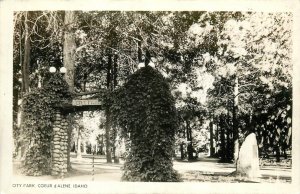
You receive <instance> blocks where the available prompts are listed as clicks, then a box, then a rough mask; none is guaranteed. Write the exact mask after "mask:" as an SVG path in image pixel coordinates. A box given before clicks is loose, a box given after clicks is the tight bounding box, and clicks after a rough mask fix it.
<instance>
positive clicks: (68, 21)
mask: <svg viewBox="0 0 300 194" xmlns="http://www.w3.org/2000/svg"><path fill="white" fill-rule="evenodd" d="M74 23H75V12H74V11H66V12H65V21H64V25H65V33H64V48H63V55H64V67H65V68H66V69H67V73H66V74H65V80H66V82H67V83H68V85H69V91H70V92H73V91H74V72H75V49H76V44H75V36H74V30H73V26H74Z"/></svg>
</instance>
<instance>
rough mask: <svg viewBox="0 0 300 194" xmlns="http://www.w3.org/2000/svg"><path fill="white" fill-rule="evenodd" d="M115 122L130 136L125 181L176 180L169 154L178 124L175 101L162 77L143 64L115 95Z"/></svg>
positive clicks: (171, 151) (171, 152)
mask: <svg viewBox="0 0 300 194" xmlns="http://www.w3.org/2000/svg"><path fill="white" fill-rule="evenodd" d="M115 95H116V96H115V99H114V100H115V101H114V103H112V104H113V105H112V110H113V116H114V119H115V121H116V122H117V123H118V124H119V125H120V126H121V128H122V129H123V134H124V135H126V136H127V137H128V138H129V141H128V144H130V145H127V147H128V148H129V152H128V154H127V157H126V161H125V164H124V173H123V177H122V179H123V180H126V181H155V182H161V181H164V182H166V181H179V175H178V174H177V172H176V171H175V170H174V169H173V164H172V156H173V149H174V142H175V130H176V127H177V120H176V109H175V105H174V104H175V101H174V99H173V97H172V95H171V92H170V88H169V85H168V83H167V82H166V80H165V79H164V78H163V76H162V75H161V74H160V73H159V72H158V71H156V70H154V69H152V68H151V67H144V68H141V69H140V70H138V71H137V72H136V73H134V74H133V75H131V76H130V78H129V80H128V82H127V83H126V84H125V85H124V86H123V87H122V88H120V89H119V90H118V91H117V92H116V94H115Z"/></svg>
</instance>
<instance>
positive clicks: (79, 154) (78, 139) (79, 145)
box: [77, 126, 82, 159]
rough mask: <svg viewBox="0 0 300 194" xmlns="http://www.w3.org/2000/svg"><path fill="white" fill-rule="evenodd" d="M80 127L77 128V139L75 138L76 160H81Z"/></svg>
mask: <svg viewBox="0 0 300 194" xmlns="http://www.w3.org/2000/svg"><path fill="white" fill-rule="evenodd" d="M81 158H82V156H81V126H80V127H79V128H78V137H77V159H81Z"/></svg>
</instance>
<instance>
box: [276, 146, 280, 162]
mask: <svg viewBox="0 0 300 194" xmlns="http://www.w3.org/2000/svg"><path fill="white" fill-rule="evenodd" d="M275 151H276V162H280V147H279V145H278V146H276V148H275Z"/></svg>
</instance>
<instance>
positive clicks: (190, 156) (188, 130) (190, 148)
mask: <svg viewBox="0 0 300 194" xmlns="http://www.w3.org/2000/svg"><path fill="white" fill-rule="evenodd" d="M186 137H187V141H189V143H188V146H187V152H188V160H192V159H193V158H194V157H193V142H192V130H191V127H190V122H189V121H188V120H186Z"/></svg>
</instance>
